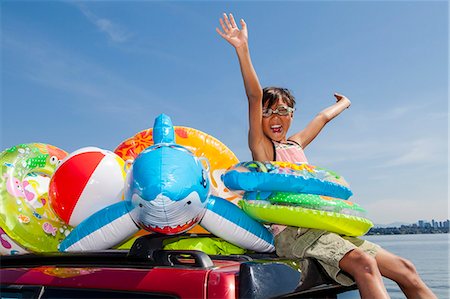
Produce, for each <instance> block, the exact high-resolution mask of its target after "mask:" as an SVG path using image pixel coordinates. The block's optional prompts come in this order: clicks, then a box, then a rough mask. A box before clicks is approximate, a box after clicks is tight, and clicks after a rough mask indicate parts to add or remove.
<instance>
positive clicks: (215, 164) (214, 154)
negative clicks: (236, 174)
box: [114, 126, 240, 204]
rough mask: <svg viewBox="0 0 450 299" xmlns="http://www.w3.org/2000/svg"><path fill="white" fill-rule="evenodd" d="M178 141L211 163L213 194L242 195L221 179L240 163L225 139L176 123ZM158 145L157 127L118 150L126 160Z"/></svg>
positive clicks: (220, 195) (130, 140)
mask: <svg viewBox="0 0 450 299" xmlns="http://www.w3.org/2000/svg"><path fill="white" fill-rule="evenodd" d="M174 131H175V143H176V144H178V145H181V146H184V147H186V148H187V149H189V150H190V151H191V152H192V153H193V154H194V155H195V156H196V157H205V158H207V159H208V161H209V163H210V181H211V193H212V194H213V195H215V196H218V197H222V198H225V199H227V200H230V201H234V203H236V204H237V202H238V201H239V199H240V197H239V196H237V195H236V194H234V193H233V192H230V191H229V190H228V189H227V188H226V187H225V185H224V184H223V182H222V180H221V175H222V174H223V173H224V172H225V171H226V170H227V169H228V168H230V167H231V166H233V165H235V164H236V163H238V162H239V160H238V159H237V158H236V156H235V155H234V153H233V152H232V151H231V150H230V149H229V148H228V147H227V146H226V145H225V144H223V143H222V142H220V141H219V140H218V139H216V138H214V137H213V136H211V135H209V134H206V133H204V132H202V131H200V130H196V129H193V128H188V127H181V126H174ZM153 144H154V138H153V128H150V129H147V130H143V131H141V132H139V133H137V134H136V135H134V136H133V137H131V138H128V139H127V140H125V141H123V142H122V143H121V144H119V145H118V146H117V148H116V149H115V150H114V152H115V153H116V154H117V155H119V156H120V157H121V158H122V159H124V160H125V161H126V160H130V159H131V160H134V159H136V157H137V156H138V155H139V154H140V153H141V152H142V151H143V150H145V149H146V148H147V147H149V146H151V145H153Z"/></svg>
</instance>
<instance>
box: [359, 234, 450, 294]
mask: <svg viewBox="0 0 450 299" xmlns="http://www.w3.org/2000/svg"><path fill="white" fill-rule="evenodd" d="M364 239H366V240H369V241H371V242H374V243H376V244H378V245H380V246H381V247H383V248H384V249H386V250H388V251H390V252H392V253H394V254H396V255H399V256H402V257H404V258H406V259H408V260H410V261H411V262H413V263H414V265H415V266H416V269H417V272H418V273H419V275H420V277H421V278H422V280H423V281H424V282H425V283H426V284H427V285H428V287H429V288H430V289H431V290H432V291H433V292H434V293H435V294H436V295H437V296H438V298H444V299H446V298H450V277H449V247H450V246H449V245H450V239H449V234H420V235H380V236H375V235H372V236H364ZM384 283H385V285H386V288H387V290H388V292H389V295H390V296H391V297H392V298H393V299H394V298H397V299H400V298H405V296H404V295H403V293H402V291H401V290H400V288H399V287H398V286H397V284H395V283H394V282H392V281H391V280H389V279H385V280H384Z"/></svg>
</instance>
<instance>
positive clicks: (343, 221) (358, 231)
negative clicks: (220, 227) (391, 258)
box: [239, 200, 373, 237]
mask: <svg viewBox="0 0 450 299" xmlns="http://www.w3.org/2000/svg"><path fill="white" fill-rule="evenodd" d="M239 205H240V206H241V207H242V209H243V210H244V211H245V212H246V213H247V214H248V215H250V216H251V217H253V218H255V219H257V220H259V221H261V222H265V223H277V224H283V225H289V226H298V227H307V228H315V229H321V230H326V231H330V232H334V233H337V234H340V235H346V236H353V237H358V236H362V235H364V234H365V233H367V232H368V231H369V229H370V228H371V227H372V226H373V224H372V222H371V221H370V220H368V219H366V218H363V217H357V216H351V215H345V214H341V213H336V212H326V211H318V210H313V209H306V208H302V207H296V206H286V205H277V204H270V203H268V202H267V201H262V200H241V201H240V202H239Z"/></svg>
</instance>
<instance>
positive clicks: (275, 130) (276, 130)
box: [270, 125, 283, 134]
mask: <svg viewBox="0 0 450 299" xmlns="http://www.w3.org/2000/svg"><path fill="white" fill-rule="evenodd" d="M270 129H271V130H272V132H273V133H277V134H278V133H281V131H282V130H283V127H282V126H281V125H272V126H270Z"/></svg>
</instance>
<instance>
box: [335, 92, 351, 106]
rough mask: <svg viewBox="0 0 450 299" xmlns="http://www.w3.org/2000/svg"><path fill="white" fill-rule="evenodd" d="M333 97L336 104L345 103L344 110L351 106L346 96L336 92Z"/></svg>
mask: <svg viewBox="0 0 450 299" xmlns="http://www.w3.org/2000/svg"><path fill="white" fill-rule="evenodd" d="M334 97H335V98H336V103H337V102H341V103H345V105H346V108H348V107H350V105H351V104H352V102H350V100H349V99H348V98H347V97H346V96H344V95H342V94H339V93H337V92H335V93H334Z"/></svg>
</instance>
